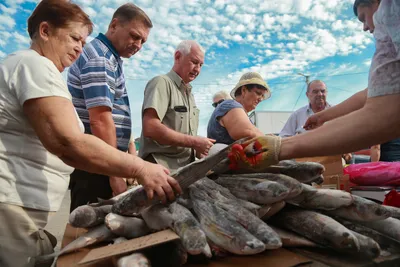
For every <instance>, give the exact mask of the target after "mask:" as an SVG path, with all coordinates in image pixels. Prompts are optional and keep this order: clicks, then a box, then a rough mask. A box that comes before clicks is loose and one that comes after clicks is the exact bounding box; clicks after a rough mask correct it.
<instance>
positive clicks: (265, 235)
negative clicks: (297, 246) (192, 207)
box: [193, 183, 282, 249]
mask: <svg viewBox="0 0 400 267" xmlns="http://www.w3.org/2000/svg"><path fill="white" fill-rule="evenodd" d="M193 187H195V188H196V189H197V190H199V191H201V192H203V198H204V200H206V201H209V202H213V203H214V205H216V206H218V207H220V208H222V209H223V210H225V211H226V212H227V213H229V215H231V216H232V218H234V220H235V221H236V222H238V223H239V224H241V225H242V226H243V227H244V228H245V229H246V230H247V231H248V232H249V233H250V234H252V235H254V236H255V237H256V238H258V239H259V240H261V241H262V242H263V243H264V245H265V248H266V249H276V248H280V247H281V246H282V242H281V240H280V238H279V236H278V235H277V234H276V233H275V232H274V231H273V230H272V228H271V227H269V226H268V225H267V224H266V223H265V222H263V221H262V220H261V219H260V218H259V217H258V216H256V215H255V214H253V213H251V212H250V211H249V210H247V209H246V208H244V207H242V206H240V205H237V204H236V203H234V202H232V201H229V199H227V198H225V197H224V196H222V195H221V194H219V192H218V191H216V190H212V189H207V188H204V187H202V185H201V184H200V183H195V184H193Z"/></svg>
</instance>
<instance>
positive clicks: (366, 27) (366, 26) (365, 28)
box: [363, 23, 369, 32]
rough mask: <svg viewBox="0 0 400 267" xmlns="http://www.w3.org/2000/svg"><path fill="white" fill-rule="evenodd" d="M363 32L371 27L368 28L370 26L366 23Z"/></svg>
mask: <svg viewBox="0 0 400 267" xmlns="http://www.w3.org/2000/svg"><path fill="white" fill-rule="evenodd" d="M363 30H364V31H365V32H366V31H368V30H369V27H368V25H367V24H366V23H364V29H363Z"/></svg>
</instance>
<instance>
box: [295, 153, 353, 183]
mask: <svg viewBox="0 0 400 267" xmlns="http://www.w3.org/2000/svg"><path fill="white" fill-rule="evenodd" d="M296 161H299V162H306V161H310V162H318V163H320V164H322V165H324V167H325V172H324V174H323V176H324V182H323V183H322V184H321V185H316V184H314V185H313V186H315V187H317V188H327V189H341V188H342V187H343V188H345V186H344V185H343V186H342V185H341V183H342V182H344V181H345V180H343V165H342V156H324V157H308V158H299V159H296ZM346 188H347V187H346ZM342 190H343V189H342Z"/></svg>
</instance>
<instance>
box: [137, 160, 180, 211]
mask: <svg viewBox="0 0 400 267" xmlns="http://www.w3.org/2000/svg"><path fill="white" fill-rule="evenodd" d="M169 174H170V172H169V170H168V169H167V168H165V167H164V166H162V165H159V164H153V163H149V162H144V166H143V168H142V169H141V171H140V172H139V174H138V178H137V180H138V182H139V184H141V185H142V186H143V187H144V189H145V190H146V193H147V197H148V198H149V199H152V198H153V197H154V192H155V193H156V194H157V195H158V197H159V198H160V200H161V201H162V202H163V203H166V202H167V198H168V200H169V201H173V200H174V199H175V195H176V194H182V189H181V187H180V186H179V183H178V182H177V181H176V180H175V179H174V178H172V177H171V176H169Z"/></svg>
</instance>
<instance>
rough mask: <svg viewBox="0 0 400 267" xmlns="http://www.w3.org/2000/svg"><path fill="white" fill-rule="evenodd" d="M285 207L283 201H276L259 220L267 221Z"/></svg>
mask: <svg viewBox="0 0 400 267" xmlns="http://www.w3.org/2000/svg"><path fill="white" fill-rule="evenodd" d="M285 206H286V202H285V201H278V202H275V203H272V204H271V208H270V209H269V211H268V212H267V213H266V214H264V215H262V216H260V219H261V220H263V221H266V220H268V219H269V218H271V217H272V216H274V215H275V214H277V213H278V212H279V211H281V210H282V209H283V208H284V207H285ZM260 215H261V214H260Z"/></svg>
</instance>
